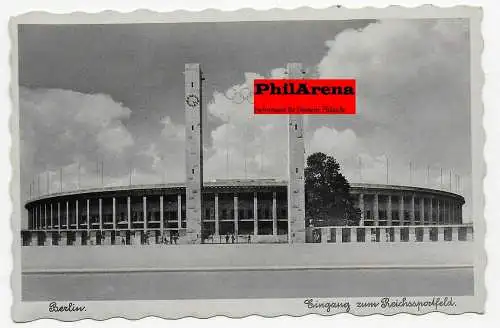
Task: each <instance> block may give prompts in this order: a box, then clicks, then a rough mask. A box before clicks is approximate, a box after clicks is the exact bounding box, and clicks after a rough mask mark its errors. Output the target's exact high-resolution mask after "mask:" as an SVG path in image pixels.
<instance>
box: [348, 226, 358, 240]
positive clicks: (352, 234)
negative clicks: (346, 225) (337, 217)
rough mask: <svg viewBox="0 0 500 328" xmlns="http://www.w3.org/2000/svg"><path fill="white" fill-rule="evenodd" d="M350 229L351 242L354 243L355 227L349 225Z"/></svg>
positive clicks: (356, 237) (355, 236)
mask: <svg viewBox="0 0 500 328" xmlns="http://www.w3.org/2000/svg"><path fill="white" fill-rule="evenodd" d="M350 230H351V243H356V242H357V241H358V234H357V228H355V227H350Z"/></svg>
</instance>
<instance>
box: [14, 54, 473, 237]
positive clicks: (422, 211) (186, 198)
mask: <svg viewBox="0 0 500 328" xmlns="http://www.w3.org/2000/svg"><path fill="white" fill-rule="evenodd" d="M287 73H288V76H289V77H290V78H301V77H302V74H303V71H302V67H301V65H300V64H299V63H292V64H288V65H287ZM202 81H203V76H202V72H201V69H200V65H199V64H186V66H185V116H186V182H185V183H184V184H155V185H131V186H125V187H107V188H99V189H88V190H78V191H72V192H64V193H57V194H51V195H45V196H43V197H38V198H33V199H30V200H29V201H28V202H27V204H26V205H25V208H26V209H27V211H28V224H27V229H26V230H23V231H22V232H21V234H22V241H23V245H26V246H28V245H31V246H34V245H144V244H200V243H228V244H229V243H305V242H312V243H327V242H330V243H331V242H336V243H339V242H400V241H446V240H457V241H458V240H470V239H471V238H472V225H470V224H463V222H462V206H463V204H464V203H465V201H464V198H463V197H462V196H460V195H457V194H454V193H451V192H445V191H440V190H433V189H426V188H417V187H411V186H393V185H373V184H352V185H351V193H352V194H353V196H354V198H355V200H356V206H357V208H359V209H360V211H361V221H360V225H359V226H356V227H352V226H349V227H347V226H345V227H344V226H343V227H312V226H310V225H309V224H306V219H305V191H304V163H305V155H304V153H305V152H304V135H303V116H302V115H289V119H288V180H286V181H278V180H273V179H254V180H247V179H245V180H237V179H235V180H216V181H212V182H204V180H203V151H202V145H203V140H202V135H203V133H202Z"/></svg>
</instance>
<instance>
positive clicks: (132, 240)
mask: <svg viewBox="0 0 500 328" xmlns="http://www.w3.org/2000/svg"><path fill="white" fill-rule="evenodd" d="M170 230H172V231H170ZM184 235H185V229H181V230H180V231H178V230H177V229H167V230H165V231H164V233H163V234H162V233H161V231H160V230H159V229H158V230H149V231H144V230H142V229H137V230H113V229H105V230H97V231H96V230H87V231H85V230H66V231H22V232H21V237H22V243H23V246H66V245H74V246H80V245H172V244H182V243H184V238H183V237H184ZM473 239H474V230H473V226H472V225H463V224H462V225H440V226H436V225H425V226H424V225H418V226H377V227H371V226H370V227H368V226H335V227H308V228H306V241H305V242H306V243H399V242H446V241H472V240H473ZM287 242H288V237H287V235H253V234H248V235H231V234H229V235H217V236H215V235H214V236H209V237H207V238H205V239H204V240H203V243H205V244H242V243H249V244H255V243H268V244H271V243H287Z"/></svg>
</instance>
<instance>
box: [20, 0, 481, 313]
mask: <svg viewBox="0 0 500 328" xmlns="http://www.w3.org/2000/svg"><path fill="white" fill-rule="evenodd" d="M481 17H482V12H481V9H480V8H473V7H454V8H446V9H444V8H438V7H433V6H424V7H419V8H411V9H410V8H402V7H388V8H384V9H375V8H370V9H356V10H349V9H345V8H336V7H335V8H328V9H310V8H300V9H296V10H269V11H256V10H250V9H245V10H240V11H235V12H222V11H217V10H207V11H202V12H187V11H177V12H171V13H153V12H150V11H136V12H133V13H117V12H103V13H99V14H85V13H75V14H67V15H55V14H49V13H41V12H37V13H27V14H24V15H21V16H19V17H15V18H12V20H11V24H10V32H11V38H12V56H11V62H12V84H11V93H12V101H13V110H12V116H11V129H12V139H13V140H12V142H13V148H12V154H11V159H12V166H13V180H12V184H11V195H12V201H13V204H14V207H13V208H14V212H13V215H12V228H13V235H14V241H13V242H14V244H13V256H14V271H13V273H12V288H13V294H14V304H13V309H12V315H13V319H14V320H15V321H20V322H24V321H30V320H35V319H40V318H55V319H60V320H69V321H71V320H79V319H82V318H94V319H106V318H112V317H124V318H130V319H136V318H143V317H146V316H153V315H154V316H158V317H162V318H182V317H186V316H194V317H198V318H207V317H212V316H216V315H225V316H230V317H243V316H247V315H254V314H255V315H262V316H278V315H294V316H297V315H305V314H310V313H316V314H322V315H333V314H337V313H351V314H354V315H368V314H395V313H412V314H425V313H429V312H435V311H438V312H443V313H448V314H461V313H467V312H472V313H482V312H483V311H484V302H485V294H486V291H485V286H484V269H485V266H486V256H485V251H484V248H483V239H484V233H485V226H484V218H483V191H482V184H483V182H482V179H483V176H484V172H485V165H484V161H483V143H484V136H483V128H482V124H481V120H482V113H483V106H482V101H481V89H482V85H483V72H482V69H481V63H480V56H481V52H482V37H481V31H480V22H481Z"/></svg>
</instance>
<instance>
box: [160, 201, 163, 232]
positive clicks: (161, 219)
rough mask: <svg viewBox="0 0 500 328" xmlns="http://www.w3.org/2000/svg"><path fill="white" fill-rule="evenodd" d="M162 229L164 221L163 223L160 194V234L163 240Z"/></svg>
mask: <svg viewBox="0 0 500 328" xmlns="http://www.w3.org/2000/svg"><path fill="white" fill-rule="evenodd" d="M163 229H164V223H163V196H160V235H161V238H162V240H163Z"/></svg>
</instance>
